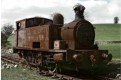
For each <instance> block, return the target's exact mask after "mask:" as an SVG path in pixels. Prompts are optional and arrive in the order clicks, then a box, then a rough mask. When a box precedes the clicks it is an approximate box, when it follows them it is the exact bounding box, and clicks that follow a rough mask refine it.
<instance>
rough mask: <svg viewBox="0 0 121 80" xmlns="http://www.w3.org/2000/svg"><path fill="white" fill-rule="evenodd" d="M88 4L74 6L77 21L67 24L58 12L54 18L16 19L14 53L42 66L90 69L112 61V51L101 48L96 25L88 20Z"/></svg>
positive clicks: (60, 68)
mask: <svg viewBox="0 0 121 80" xmlns="http://www.w3.org/2000/svg"><path fill="white" fill-rule="evenodd" d="M84 10H85V7H84V6H82V5H77V6H75V7H74V11H75V20H73V21H72V22H70V23H68V24H65V25H64V17H63V16H62V15H61V14H59V13H57V14H55V15H54V16H53V20H50V19H47V18H43V17H32V18H26V19H22V20H19V21H17V22H16V32H15V35H14V36H15V38H14V39H15V40H14V42H15V45H14V48H13V49H14V52H16V53H18V55H19V56H20V57H21V58H24V59H25V60H26V61H27V62H28V64H30V65H36V66H38V67H41V68H42V69H54V68H55V67H58V69H59V71H61V70H73V71H80V70H89V69H91V68H92V67H93V66H95V65H96V66H98V65H102V64H104V65H105V64H107V63H108V62H109V61H110V60H111V58H112V57H111V54H109V53H108V50H99V49H98V46H97V45H96V44H95V43H94V41H95V30H94V27H93V25H92V24H91V23H90V22H88V21H87V20H85V19H84V16H83V13H84Z"/></svg>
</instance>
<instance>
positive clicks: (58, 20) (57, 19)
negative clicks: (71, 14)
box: [53, 13, 64, 25]
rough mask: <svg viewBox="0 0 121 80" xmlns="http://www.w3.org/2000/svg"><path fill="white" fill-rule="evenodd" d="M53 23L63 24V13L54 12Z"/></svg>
mask: <svg viewBox="0 0 121 80" xmlns="http://www.w3.org/2000/svg"><path fill="white" fill-rule="evenodd" d="M53 24H56V25H57V24H58V25H59V24H61V25H63V24H64V17H63V15H61V14H60V13H56V14H54V16H53Z"/></svg>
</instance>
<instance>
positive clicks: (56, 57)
mask: <svg viewBox="0 0 121 80" xmlns="http://www.w3.org/2000/svg"><path fill="white" fill-rule="evenodd" d="M53 59H54V61H56V62H62V61H64V55H63V53H56V54H54V56H53Z"/></svg>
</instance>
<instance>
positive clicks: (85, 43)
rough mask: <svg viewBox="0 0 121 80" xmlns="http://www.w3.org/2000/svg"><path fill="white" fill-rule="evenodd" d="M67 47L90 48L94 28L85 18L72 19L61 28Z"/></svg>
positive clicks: (92, 42) (92, 41)
mask: <svg viewBox="0 0 121 80" xmlns="http://www.w3.org/2000/svg"><path fill="white" fill-rule="evenodd" d="M61 36H62V39H64V40H66V42H67V44H68V47H69V49H73V50H74V49H90V48H91V47H92V46H93V44H94V37H95V33H94V28H93V26H92V25H91V24H90V23H89V22H87V21H85V20H77V21H73V22H71V23H69V24H67V25H65V26H64V27H63V28H62V29H61Z"/></svg>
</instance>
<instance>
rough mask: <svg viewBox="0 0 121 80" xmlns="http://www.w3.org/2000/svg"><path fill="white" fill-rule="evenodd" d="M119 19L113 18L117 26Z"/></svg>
mask: <svg viewBox="0 0 121 80" xmlns="http://www.w3.org/2000/svg"><path fill="white" fill-rule="evenodd" d="M118 21H119V18H118V17H117V16H116V17H114V24H118Z"/></svg>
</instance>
